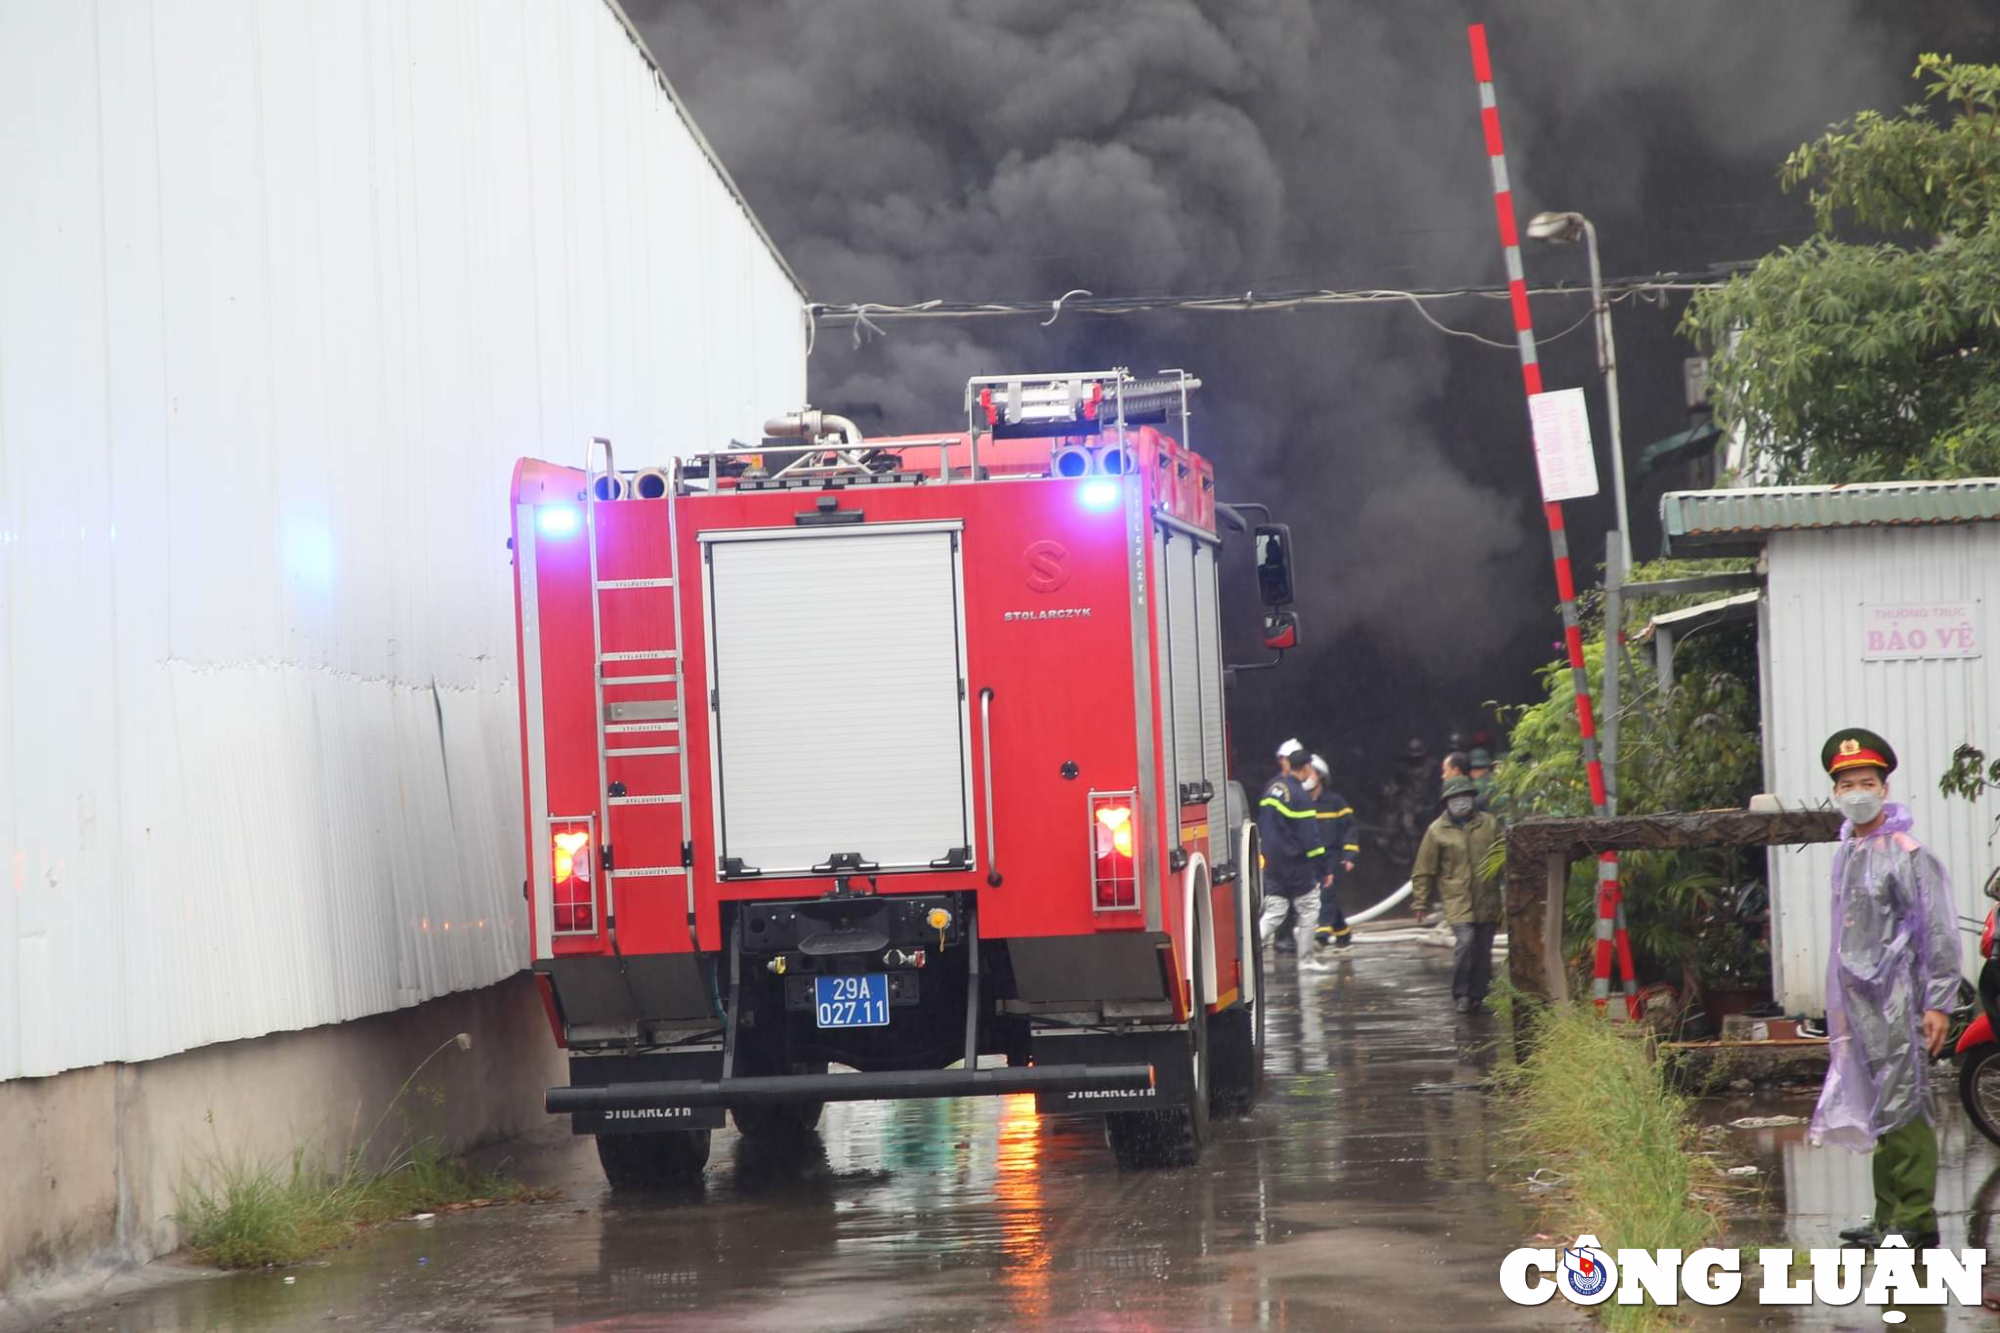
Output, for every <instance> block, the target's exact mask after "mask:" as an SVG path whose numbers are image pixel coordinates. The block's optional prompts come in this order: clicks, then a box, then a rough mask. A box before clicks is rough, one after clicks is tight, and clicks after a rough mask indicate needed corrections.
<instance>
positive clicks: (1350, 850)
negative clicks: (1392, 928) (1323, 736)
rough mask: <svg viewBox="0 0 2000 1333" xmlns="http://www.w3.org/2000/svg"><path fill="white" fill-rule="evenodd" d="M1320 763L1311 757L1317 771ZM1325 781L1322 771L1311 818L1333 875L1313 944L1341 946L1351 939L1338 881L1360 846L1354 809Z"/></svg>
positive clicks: (1323, 898) (1322, 896) (1322, 897)
mask: <svg viewBox="0 0 2000 1333" xmlns="http://www.w3.org/2000/svg"><path fill="white" fill-rule="evenodd" d="M1322 762H1323V761H1322V760H1321V759H1320V758H1319V756H1318V755H1314V756H1313V767H1314V768H1319V767H1320V765H1321V763H1322ZM1326 778H1327V774H1326V773H1325V772H1324V771H1323V770H1322V772H1321V773H1320V783H1319V797H1318V799H1317V800H1316V801H1315V802H1314V808H1313V815H1314V817H1315V818H1316V819H1317V820H1318V821H1319V836H1320V842H1321V844H1322V845H1323V846H1324V847H1325V848H1326V860H1327V867H1326V869H1327V873H1328V874H1330V875H1332V876H1333V883H1332V885H1330V886H1329V887H1328V888H1326V889H1325V890H1323V891H1322V892H1321V893H1320V896H1319V924H1318V926H1317V927H1316V928H1315V929H1314V930H1313V936H1314V940H1313V942H1314V943H1315V944H1319V945H1322V946H1324V945H1326V944H1329V943H1338V944H1339V945H1341V946H1343V947H1344V946H1346V945H1348V944H1351V943H1352V942H1353V938H1354V937H1353V934H1352V932H1350V931H1349V930H1348V928H1347V916H1346V914H1345V913H1344V912H1342V911H1341V910H1340V882H1341V880H1342V879H1344V878H1346V873H1345V872H1346V867H1347V865H1348V864H1349V863H1350V862H1352V861H1353V860H1354V859H1355V858H1356V857H1358V856H1360V855H1361V843H1360V839H1359V835H1358V834H1357V832H1356V830H1355V827H1354V807H1353V806H1352V805H1350V804H1348V801H1347V798H1346V797H1345V796H1342V795H1341V794H1340V793H1339V792H1337V791H1335V790H1334V789H1333V788H1332V787H1329V786H1328V785H1327V783H1326Z"/></svg>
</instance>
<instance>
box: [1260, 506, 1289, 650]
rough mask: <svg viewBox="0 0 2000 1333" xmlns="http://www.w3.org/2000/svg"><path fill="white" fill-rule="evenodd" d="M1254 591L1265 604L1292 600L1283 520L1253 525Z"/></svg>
mask: <svg viewBox="0 0 2000 1333" xmlns="http://www.w3.org/2000/svg"><path fill="white" fill-rule="evenodd" d="M1257 592H1258V594H1259V595H1260V596H1261V597H1262V598H1263V599H1264V605H1266V606H1284V605H1285V604H1286V603H1288V602H1290V601H1291V600H1292V530H1291V528H1289V527H1288V526H1286V525H1285V524H1283V523H1259V524H1258V525H1257ZM1268 623H1269V621H1268V619H1267V621H1266V624H1267V625H1268Z"/></svg>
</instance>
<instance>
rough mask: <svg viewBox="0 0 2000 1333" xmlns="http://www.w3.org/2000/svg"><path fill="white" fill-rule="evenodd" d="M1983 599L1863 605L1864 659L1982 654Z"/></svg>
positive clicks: (1886, 660) (1876, 660)
mask: <svg viewBox="0 0 2000 1333" xmlns="http://www.w3.org/2000/svg"><path fill="white" fill-rule="evenodd" d="M1979 610H1980V607H1979V599H1978V598H1969V599H1967V600H1966V601H1962V602H1926V603H1918V604H1914V605H1902V606H1882V605H1877V604H1875V603H1872V602H1863V603H1862V604H1861V660H1862V661H1864V662H1898V661H1907V660H1909V659H1911V658H1918V657H1978V656H1979V655H1980V654H1981V653H1982V652H1983V651H1985V646H1984V645H1983V644H1982V643H1981V642H1980V624H1979V619H1980V617H1979Z"/></svg>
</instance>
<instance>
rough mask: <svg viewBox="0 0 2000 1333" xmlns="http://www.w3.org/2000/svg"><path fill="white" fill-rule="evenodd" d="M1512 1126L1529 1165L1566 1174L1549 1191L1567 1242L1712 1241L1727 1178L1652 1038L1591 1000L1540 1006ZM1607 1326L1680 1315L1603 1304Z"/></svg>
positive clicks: (1551, 1221)
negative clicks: (1705, 1153)
mask: <svg viewBox="0 0 2000 1333" xmlns="http://www.w3.org/2000/svg"><path fill="white" fill-rule="evenodd" d="M1501 1077H1502V1079H1503V1081H1504V1083H1505V1084H1506V1085H1507V1086H1506V1090H1507V1091H1508V1092H1509V1093H1511V1094H1512V1095H1511V1096H1509V1097H1508V1098H1507V1099H1506V1105H1507V1107H1508V1117H1509V1122H1510V1123H1509V1131H1510V1133H1511V1134H1512V1136H1513V1138H1514V1141H1515V1144H1516V1146H1517V1147H1518V1148H1519V1149H1520V1150H1521V1153H1522V1155H1523V1157H1524V1158H1526V1159H1527V1160H1528V1162H1529V1165H1530V1166H1531V1167H1534V1168H1546V1170H1545V1172H1544V1175H1543V1178H1544V1179H1549V1178H1551V1175H1550V1173H1553V1177H1556V1178H1560V1181H1561V1183H1560V1184H1559V1185H1557V1186H1556V1188H1555V1189H1553V1190H1552V1191H1550V1193H1549V1194H1547V1195H1546V1196H1543V1197H1544V1202H1545V1203H1546V1205H1547V1215H1548V1225H1549V1226H1550V1227H1552V1228H1555V1229H1557V1230H1559V1231H1560V1232H1561V1233H1562V1239H1563V1240H1564V1241H1565V1242H1567V1241H1571V1240H1574V1239H1575V1238H1576V1237H1577V1236H1578V1235H1581V1234H1583V1233H1585V1232H1588V1233H1589V1234H1591V1235H1594V1236H1596V1237H1597V1239H1598V1241H1599V1242H1600V1243H1601V1244H1602V1245H1603V1246H1604V1248H1605V1249H1607V1250H1610V1251H1613V1252H1616V1251H1617V1250H1619V1249H1625V1248H1630V1249H1645V1250H1658V1249H1679V1250H1681V1251H1682V1252H1683V1253H1686V1252H1688V1251H1691V1250H1695V1249H1699V1248H1700V1247H1702V1246H1704V1245H1708V1244H1711V1243H1713V1238H1714V1237H1715V1235H1716V1234H1717V1232H1718V1230H1719V1227H1720V1221H1719V1205H1720V1202H1721V1200H1722V1199H1723V1198H1724V1196H1725V1195H1726V1194H1727V1193H1728V1192H1729V1191H1730V1188H1731V1186H1730V1184H1729V1182H1728V1178H1727V1177H1725V1176H1723V1175H1722V1174H1721V1173H1720V1172H1719V1171H1718V1170H1717V1169H1716V1167H1715V1165H1714V1164H1713V1163H1712V1162H1711V1161H1710V1160H1709V1159H1708V1158H1706V1157H1702V1156H1700V1155H1699V1153H1698V1149H1699V1146H1700V1132H1699V1129H1698V1127H1697V1126H1696V1125H1695V1124H1694V1121H1693V1118H1692V1117H1691V1116H1690V1114H1689V1106H1688V1102H1687V1101H1686V1099H1685V1098H1683V1097H1681V1096H1679V1095H1678V1094H1676V1093H1674V1092H1673V1091H1672V1090H1670V1089H1669V1088H1668V1086H1667V1084H1666V1081H1665V1079H1664V1077H1663V1075H1662V1071H1661V1069H1660V1066H1659V1064H1658V1062H1657V1061H1656V1060H1655V1058H1654V1049H1653V1042H1652V1040H1651V1038H1650V1037H1649V1036H1647V1035H1646V1034H1645V1033H1643V1032H1640V1031H1637V1030H1635V1029H1634V1028H1633V1027H1632V1025H1630V1024H1623V1023H1615V1022H1613V1021H1612V1020H1610V1019H1609V1018H1607V1017H1605V1016H1604V1015H1603V1014H1600V1013H1599V1012H1598V1011H1597V1010H1596V1009H1595V1008H1593V1007H1591V1006H1588V1005H1566V1006H1560V1007H1557V1008H1553V1009H1549V1010H1545V1011H1542V1012H1541V1013H1539V1014H1538V1015H1537V1021H1536V1024H1535V1032H1534V1037H1533V1041H1532V1044H1531V1047H1530V1051H1529V1054H1528V1056H1527V1058H1526V1059H1525V1060H1524V1061H1523V1062H1522V1063H1521V1064H1520V1065H1518V1066H1516V1067H1515V1068H1513V1069H1511V1070H1507V1071H1505V1072H1504V1073H1503V1074H1502V1076H1501ZM1596 1309H1597V1312H1598V1314H1599V1316H1600V1317H1601V1318H1602V1320H1603V1321H1604V1323H1605V1325H1606V1326H1607V1327H1610V1328H1613V1329H1619V1330H1630V1329H1652V1328H1660V1327H1664V1326H1667V1325H1669V1324H1670V1323H1671V1322H1672V1314H1671V1312H1670V1311H1665V1310H1661V1309H1659V1308H1657V1307H1655V1306H1652V1305H1643V1306H1637V1305H1619V1304H1618V1303H1616V1302H1615V1301H1611V1302H1606V1303H1605V1304H1603V1305H1600V1306H1597V1307H1596Z"/></svg>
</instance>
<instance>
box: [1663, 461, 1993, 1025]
mask: <svg viewBox="0 0 2000 1333" xmlns="http://www.w3.org/2000/svg"><path fill="white" fill-rule="evenodd" d="M1661 510H1662V515H1663V517H1664V519H1665V523H1666V532H1667V541H1668V546H1669V549H1670V550H1671V552H1672V553H1673V554H1674V555H1678V556H1689V557H1698V556H1705V555H1717V554H1732V553H1742V552H1746V551H1761V552H1762V553H1763V557H1764V562H1765V565H1766V568H1767V574H1766V583H1765V590H1764V597H1763V602H1762V605H1761V607H1760V615H1759V631H1758V632H1759V639H1760V647H1759V661H1760V665H1761V668H1762V673H1763V712H1764V766H1765V780H1766V786H1767V789H1768V790H1769V791H1771V792H1774V793H1776V794H1777V795H1778V796H1779V797H1780V798H1782V799H1783V801H1784V803H1785V804H1786V805H1787V806H1788V807H1790V806H1795V805H1799V804H1806V805H1811V806H1818V805H1820V804H1821V803H1822V802H1825V801H1826V800H1827V799H1828V795H1829V792H1830V790H1831V788H1830V786H1829V784H1828V782H1827V778H1826V774H1825V772H1824V771H1823V770H1822V769H1821V768H1820V763H1819V755H1820V746H1821V745H1822V744H1823V743H1824V742H1825V740H1826V738H1827V737H1828V736H1829V735H1831V734H1832V733H1833V732H1834V731H1835V730H1836V729H1838V728H1840V727H1843V726H1855V727H1867V728H1869V729H1871V730H1873V731H1877V732H1880V733H1881V734H1882V735H1883V736H1885V737H1887V738H1888V739H1889V741H1890V743H1891V744H1893V745H1895V747H1896V749H1897V756H1898V758H1899V760H1900V761H1901V766H1900V767H1899V768H1898V770H1897V772H1896V775H1895V776H1894V777H1893V778H1892V779H1891V780H1890V799H1891V800H1895V801H1901V802H1903V803H1905V804H1907V805H1909V806H1910V807H1911V810H1912V812H1913V813H1914V814H1915V816H1916V821H1917V823H1916V829H1915V832H1916V836H1917V837H1918V838H1919V839H1920V840H1921V841H1922V842H1923V843H1925V844H1926V845H1927V846H1929V847H1930V848H1931V849H1932V850H1933V851H1935V852H1936V853H1937V855H1938V857H1939V858H1940V859H1941V860H1942V861H1943V862H1944V864H1945V867H1946V868H1947V869H1948V870H1949V871H1950V873H1951V875H1952V879H1953V884H1954V888H1955V889H1956V891H1957V895H1958V904H1959V906H1958V910H1959V911H1960V912H1961V913H1962V914H1963V915H1965V916H1967V917H1972V918H1975V919H1983V918H1984V916H1985V914H1986V912H1987V910H1988V909H1989V908H1990V907H1991V906H1992V904H1991V903H1990V902H1988V901H1987V900H1986V898H1985V897H1984V896H1983V895H1982V894H1981V892H1980V890H1981V887H1982V885H1983V884H1984V882H1985V879H1986V876H1987V874H1988V873H1989V872H1990V871H1991V870H1992V869H1993V867H1994V866H1995V865H1996V864H2000V840H1995V839H1994V837H1993V834H1994V829H1995V820H1996V818H2000V795H1996V794H1995V793H1992V792H1988V793H1987V794H1986V796H1985V797H1984V799H1983V800H1981V801H1980V802H1978V803H1976V804H1975V803H1973V802H1968V801H1965V800H1962V799H1959V798H1956V797H1953V798H1949V799H1947V798H1946V797H1943V796H1941V795H1939V793H1938V779H1939V777H1940V776H1942V775H1943V773H1944V771H1945V770H1946V769H1947V768H1948V767H1949V766H1950V764H1951V758H1952V752H1953V751H1954V750H1955V749H1956V748H1957V747H1958V746H1959V745H1961V744H1964V743H1968V742H1969V743H1971V744H1974V745H1978V746H1980V747H1982V748H1984V749H1985V750H1986V751H1987V752H1988V753H1989V754H1991V753H1993V752H1994V751H1995V750H2000V732H1996V731H1995V729H1994V722H1995V717H1996V713H1995V701H1996V700H1997V699H2000V662H1996V660H1995V657H1994V655H1993V653H1992V651H1991V650H1990V648H1989V647H1988V644H1987V641H1986V636H1987V635H1988V634H1990V633H1991V625H1990V622H1989V620H1988V618H1987V617H1988V614H1989V613H1988V611H1987V608H1988V607H1989V606H1990V605H1991V604H1992V601H1993V598H1994V595H1995V594H1996V593H2000V480H1976V481H1959V482H1897V483H1885V484H1880V485H1857V486H1842V487H1771V488H1762V489H1747V490H1724V491H1694V492H1680V493H1675V494H1671V495H1668V496H1667V497H1666V498H1665V500H1664V502H1663V503H1662V506H1661ZM1833 850H1834V849H1833V847H1832V846H1831V845H1824V844H1823V845H1819V846H1813V847H1806V848H1795V849H1778V850H1774V851H1773V852H1772V853H1771V871H1772V883H1771V896H1772V903H1773V912H1772V971H1773V977H1772V980H1773V984H1774V988H1775V990H1776V996H1777V998H1778V999H1779V1000H1780V1001H1781V1002H1782V1003H1783V1004H1784V1005H1785V1007H1786V1009H1787V1010H1788V1011H1791V1012H1796V1013H1819V1012H1821V1011H1822V1010H1823V1009H1824V1008H1825V1001H1824V990H1825V982H1826V962H1827V949H1828V946H1829V942H1830V940H1831V934H1832V923H1831V921H1830V920H1829V912H1828V909H1829V906H1830V902H1831V895H1830V891H1829V887H1828V886H1829V884H1830V878H1831V874H1832V865H1833ZM1964 944H1965V955H1966V959H1967V962H1968V964H1970V962H1971V961H1972V959H1973V957H1974V955H1975V953H1976V952H1977V951H1976V949H1975V948H1974V945H1975V944H1976V941H1975V940H1974V939H1972V938H1971V937H1970V936H1967V937H1965V938H1964Z"/></svg>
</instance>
